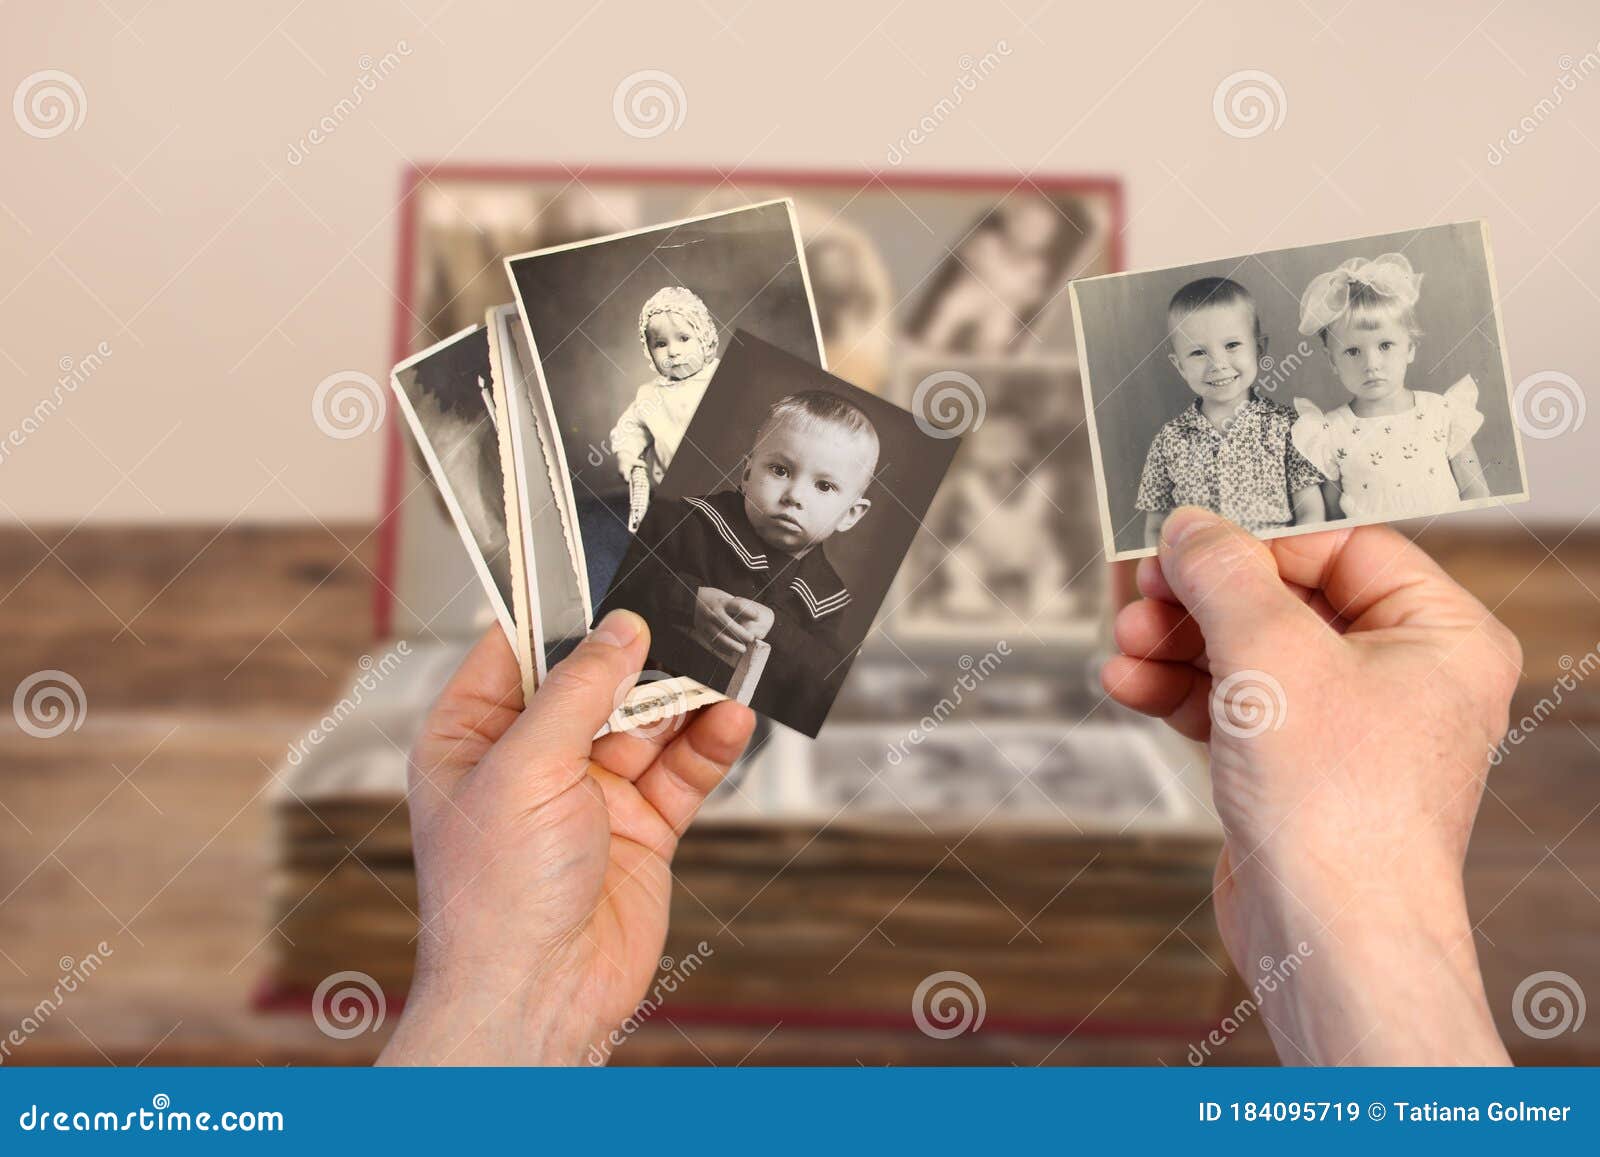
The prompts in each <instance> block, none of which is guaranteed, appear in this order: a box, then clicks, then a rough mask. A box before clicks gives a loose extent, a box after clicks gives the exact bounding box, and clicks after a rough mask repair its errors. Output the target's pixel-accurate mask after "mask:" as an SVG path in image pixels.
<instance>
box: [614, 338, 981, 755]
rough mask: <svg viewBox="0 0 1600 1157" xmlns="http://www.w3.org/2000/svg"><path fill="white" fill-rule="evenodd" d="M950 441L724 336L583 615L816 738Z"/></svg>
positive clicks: (754, 343) (677, 670)
mask: <svg viewBox="0 0 1600 1157" xmlns="http://www.w3.org/2000/svg"><path fill="white" fill-rule="evenodd" d="M957 444H958V443H957V440H956V439H954V438H946V437H939V436H935V435H933V434H929V433H927V432H925V431H924V430H923V429H922V428H921V427H920V426H919V424H918V423H917V422H916V421H915V419H914V418H913V416H912V415H911V414H910V413H908V412H907V411H905V410H902V409H900V408H899V407H896V406H894V405H891V404H890V403H888V402H886V401H884V400H883V399H881V398H875V397H873V396H872V395H870V394H868V393H866V392H865V391H863V390H858V389H856V388H855V387H854V386H851V385H850V384H849V383H847V382H844V381H841V380H840V379H838V378H835V377H833V376H832V375H830V374H828V373H826V372H824V371H822V370H821V369H818V368H817V367H816V366H815V365H813V364H812V363H810V362H808V361H806V360H804V359H801V358H797V357H795V356H793V355H792V354H789V353H786V352H785V351H783V350H781V349H779V348H778V347H777V346H774V345H771V344H769V343H767V342H765V341H762V340H761V339H760V338H757V337H755V336H753V335H751V334H748V333H745V332H743V331H740V332H738V333H736V334H735V335H734V336H733V337H732V338H731V339H730V340H729V342H728V348H727V350H726V352H725V354H724V356H723V358H722V363H721V365H720V366H719V367H718V369H717V373H716V376H715V377H714V378H713V379H712V381H711V384H710V389H709V390H708V391H707V394H706V398H705V401H704V403H703V404H702V405H701V407H700V409H699V411H698V412H697V414H696V415H695V418H694V420H693V421H692V422H691V423H690V424H689V428H688V430H687V431H686V433H685V436H684V441H683V447H682V449H681V450H680V452H679V454H678V455H677V457H676V459H675V460H674V463H673V467H672V469H671V470H670V471H669V472H668V473H667V474H666V476H665V478H664V479H663V481H662V484H661V486H660V487H659V488H658V489H657V491H656V493H655V495H654V496H653V498H652V500H651V502H650V506H649V510H648V512H647V513H646V515H645V517H644V519H643V521H642V522H641V524H640V526H639V530H638V534H637V535H636V536H635V538H634V540H633V544H632V546H631V547H630V549H629V550H628V553H627V555H626V557H625V558H624V559H623V560H622V565H621V568H620V569H619V570H618V572H617V577H616V580H615V582H614V583H613V585H612V587H611V589H610V591H609V592H608V594H607V596H606V598H605V599H604V600H603V601H602V603H601V604H600V606H599V607H598V608H597V614H598V615H604V614H605V612H607V611H609V610H611V609H613V608H618V607H621V608H626V609H628V610H633V611H636V612H638V613H639V614H641V615H643V616H644V618H645V620H646V621H647V622H648V623H649V624H650V631H651V654H650V661H649V665H650V666H651V667H654V668H659V669H660V670H662V671H665V672H667V673H669V674H672V675H678V676H687V677H689V678H691V679H693V680H694V681H695V682H697V683H699V684H701V685H703V686H705V687H708V688H711V689H713V690H716V691H720V692H722V693H723V694H725V695H727V696H728V697H729V698H735V699H738V700H740V701H741V702H745V703H749V704H750V705H751V706H752V707H753V708H755V709H756V710H757V711H759V712H761V713H762V714H764V715H767V716H770V717H771V718H773V719H775V720H777V721H778V722H780V723H784V724H786V725H788V726H790V727H793V728H794V729H796V730H798V731H802V732H804V733H805V734H807V735H815V734H816V733H817V730H818V729H819V728H820V727H821V726H822V722H823V720H824V719H825V718H826V717H827V714H828V711H829V709H830V708H831V707H832V705H833V700H834V697H835V696H836V695H837V694H838V691H839V686H840V684H841V683H842V682H843V681H844V677H845V675H846V673H847V672H848V671H849V669H850V664H851V661H852V660H853V659H854V657H855V652H856V649H857V648H858V647H859V646H860V644H861V640H862V639H863V638H864V637H865V636H866V633H867V631H868V630H869V629H870V627H871V625H872V621H873V617H874V615H875V614H876V613H877V610H878V607H879V605H880V604H881V602H882V601H883V598H884V595H885V594H886V593H887V591H888V590H889V587H890V584H891V583H892V582H893V581H894V577H895V573H896V572H897V571H898V569H899V567H900V563H901V560H902V559H903V557H904V555H905V552H906V549H907V547H908V546H909V545H910V543H911V539H912V536H913V535H914V534H915V533H916V531H917V528H918V527H919V526H920V524H921V520H922V518H923V515H924V514H925V513H926V511H927V508H928V503H929V502H930V501H931V500H932V498H933V495H934V492H935V490H936V489H937V487H938V485H939V482H940V480H941V479H942V478H943V477H944V474H945V470H946V468H947V467H948V466H949V463H950V459H951V456H952V455H953V453H954V452H955V449H956V446H957Z"/></svg>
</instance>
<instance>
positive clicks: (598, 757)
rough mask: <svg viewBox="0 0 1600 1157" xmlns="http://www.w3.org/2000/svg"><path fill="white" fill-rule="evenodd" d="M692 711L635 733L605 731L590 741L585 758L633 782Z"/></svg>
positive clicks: (691, 715) (681, 726) (686, 722)
mask: <svg viewBox="0 0 1600 1157" xmlns="http://www.w3.org/2000/svg"><path fill="white" fill-rule="evenodd" d="M695 714H696V712H693V711H691V712H687V713H685V714H682V715H676V716H673V717H672V718H670V719H663V720H661V721H660V722H658V723H654V724H651V725H650V726H649V727H644V728H641V729H639V730H637V731H609V732H607V733H606V734H605V735H602V736H601V737H600V738H599V739H597V740H595V741H594V748H593V750H592V751H591V752H590V756H589V758H590V759H592V760H594V762H596V763H598V764H599V765H600V766H601V767H603V768H605V769H606V770H607V771H609V772H611V774H613V775H615V776H618V777H619V778H621V779H625V780H627V781H628V782H629V783H633V782H634V781H635V780H637V779H638V778H639V777H640V776H641V775H643V774H644V773H645V770H646V769H647V768H648V767H649V766H650V765H651V764H652V763H654V762H655V761H656V759H657V758H658V757H659V756H660V755H661V753H662V751H664V750H665V749H666V746H667V744H669V743H671V742H672V741H673V740H674V739H675V738H677V736H678V733H679V732H681V731H682V730H683V729H684V727H685V726H686V725H687V724H688V723H689V722H690V720H692V719H693V718H694V716H695Z"/></svg>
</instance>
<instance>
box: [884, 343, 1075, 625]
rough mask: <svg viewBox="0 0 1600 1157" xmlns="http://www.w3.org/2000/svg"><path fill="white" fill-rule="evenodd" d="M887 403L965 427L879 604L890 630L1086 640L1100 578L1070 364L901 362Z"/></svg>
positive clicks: (1053, 361)
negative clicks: (891, 590)
mask: <svg viewBox="0 0 1600 1157" xmlns="http://www.w3.org/2000/svg"><path fill="white" fill-rule="evenodd" d="M895 396H896V398H897V400H899V401H900V402H901V403H902V404H905V405H908V406H910V407H911V408H912V409H913V410H914V411H916V412H918V413H923V414H925V416H926V417H927V419H928V420H929V422H930V424H933V425H936V426H937V425H940V424H941V423H940V422H939V418H940V416H941V412H947V413H948V414H949V415H952V416H953V417H954V418H955V419H956V420H957V421H958V422H964V423H965V424H966V425H967V426H969V427H970V428H969V429H967V432H966V436H965V437H964V438H963V439H962V444H961V450H960V452H959V453H957V454H956V456H955V461H954V462H953V463H952V464H951V467H950V476H949V478H947V479H946V480H945V484H944V486H943V487H942V488H941V490H940V493H939V497H938V499H937V501H935V502H934V504H933V506H932V507H931V508H930V509H929V511H928V517H927V519H926V524H925V527H924V530H923V532H922V533H921V534H919V535H918V536H917V539H916V541H915V542H914V543H913V544H912V548H911V554H910V557H909V558H908V559H907V563H906V568H905V572H904V574H903V575H902V577H901V587H902V588H903V589H902V590H898V591H897V592H896V593H895V595H894V596H892V598H891V603H892V605H893V607H894V618H893V628H894V631H895V633H896V634H899V635H902V636H906V637H908V638H909V637H915V638H929V639H941V638H942V639H954V638H982V639H995V638H1000V637H1005V638H1007V639H1009V640H1011V642H1012V643H1013V645H1017V644H1020V643H1027V642H1038V643H1045V642H1067V641H1087V640H1090V639H1093V638H1094V637H1095V636H1096V635H1097V634H1098V633H1099V631H1100V629H1101V626H1102V624H1103V621H1104V617H1105V601H1104V581H1103V580H1104V575H1105V568H1104V566H1102V565H1101V563H1100V519H1099V508H1098V504H1097V502H1096V499H1095V486H1094V471H1093V468H1092V466H1091V464H1090V458H1089V447H1088V442H1089V432H1088V428H1087V426H1086V425H1085V424H1084V420H1083V390H1082V387H1081V386H1080V385H1079V382H1078V367H1077V363H1076V361H1074V360H1073V359H1071V358H1062V357H1054V358H1040V359H1034V360H1026V361H1024V360H1021V359H949V358H945V359H942V360H937V361H924V360H921V359H914V360H911V361H909V362H907V363H905V364H904V365H903V366H902V369H901V374H900V382H899V388H898V390H897V392H896V395H895Z"/></svg>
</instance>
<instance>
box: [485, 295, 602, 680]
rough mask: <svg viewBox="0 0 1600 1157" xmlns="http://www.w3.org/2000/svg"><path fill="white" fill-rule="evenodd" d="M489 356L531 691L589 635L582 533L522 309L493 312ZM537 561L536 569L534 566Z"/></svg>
mask: <svg viewBox="0 0 1600 1157" xmlns="http://www.w3.org/2000/svg"><path fill="white" fill-rule="evenodd" d="M485 324H486V325H487V328H488V332H489V352H490V357H491V362H492V364H493V366H494V370H495V380H496V381H497V382H500V383H502V388H501V389H500V390H499V391H497V393H496V401H497V402H498V403H499V409H498V410H497V413H498V414H499V415H500V417H499V419H498V421H499V423H500V427H501V431H500V433H501V436H500V455H501V463H502V470H503V473H504V475H505V478H506V481H507V485H506V488H505V507H506V521H507V523H508V524H513V525H515V527H516V529H515V530H514V532H513V533H512V536H511V542H510V551H509V554H510V559H511V580H512V593H513V611H514V613H515V617H516V621H517V624H518V630H517V644H518V646H517V652H518V656H517V657H518V661H519V663H520V664H521V665H522V668H523V681H524V683H525V684H526V685H527V687H528V688H529V689H531V688H532V687H535V686H537V685H538V682H539V681H540V680H542V679H543V678H544V675H545V673H546V671H548V670H549V668H550V665H551V664H553V663H556V662H558V661H560V659H561V657H562V656H563V655H565V654H566V653H567V652H568V651H569V650H571V649H572V648H573V647H574V646H576V645H577V644H578V642H579V641H580V640H582V638H583V636H584V635H585V634H586V633H587V632H588V618H587V610H586V607H585V605H584V599H583V586H582V584H581V582H580V581H579V579H578V571H577V569H576V567H575V566H574V565H573V562H572V560H573V558H574V557H575V547H574V545H573V544H574V540H575V537H576V531H575V529H574V527H573V524H572V520H571V512H570V511H569V509H568V507H567V504H566V492H565V490H564V488H562V487H561V484H560V474H559V471H560V465H559V464H558V463H557V462H556V460H555V447H554V440H553V439H552V437H551V433H550V429H549V426H548V424H547V423H546V422H545V420H544V407H542V406H539V405H535V404H533V403H534V395H536V394H537V389H536V388H535V389H534V391H533V394H530V392H529V387H530V385H531V384H532V383H533V381H534V375H533V369H532V360H531V355H530V352H529V349H528V337H527V334H526V333H525V332H524V331H523V328H522V324H521V322H520V320H519V319H518V317H517V309H516V306H514V305H502V306H497V307H495V308H493V309H491V310H489V311H488V314H487V316H486V322H485ZM530 560H531V565H530Z"/></svg>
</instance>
